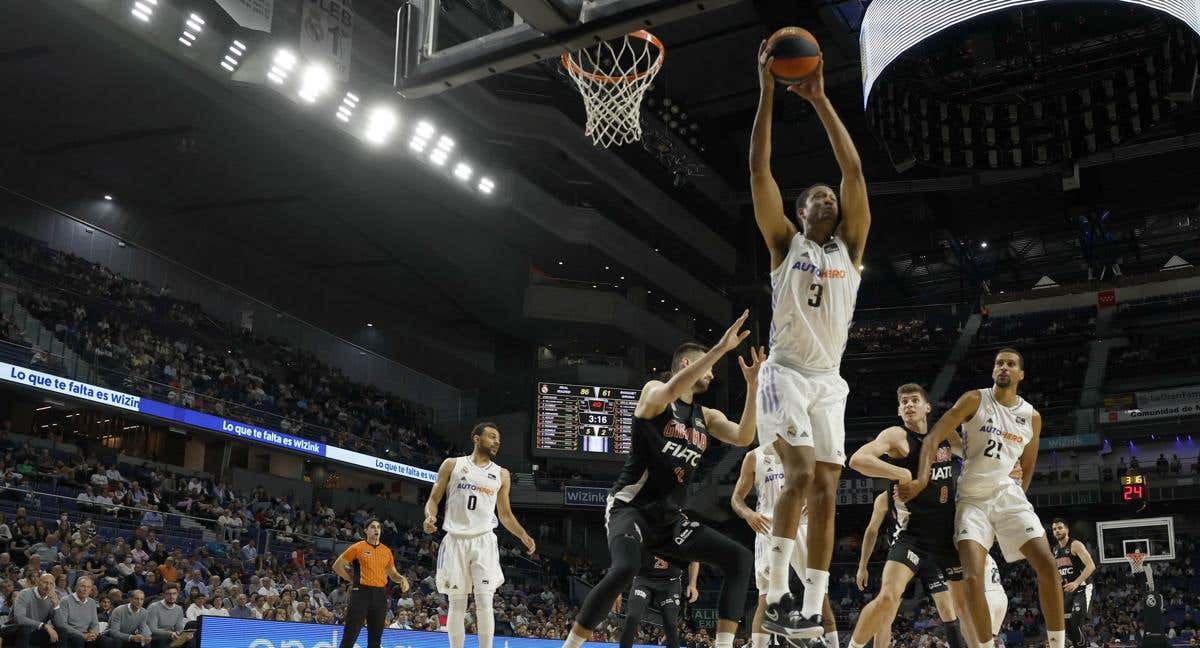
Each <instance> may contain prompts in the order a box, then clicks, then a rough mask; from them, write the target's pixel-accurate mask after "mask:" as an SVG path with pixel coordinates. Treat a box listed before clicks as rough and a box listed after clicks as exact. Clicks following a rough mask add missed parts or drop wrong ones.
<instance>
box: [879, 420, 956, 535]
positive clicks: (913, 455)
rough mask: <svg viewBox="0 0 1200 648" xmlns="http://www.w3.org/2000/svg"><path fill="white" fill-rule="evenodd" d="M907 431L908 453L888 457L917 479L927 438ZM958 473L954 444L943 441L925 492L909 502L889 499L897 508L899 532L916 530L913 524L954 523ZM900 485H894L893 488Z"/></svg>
mask: <svg viewBox="0 0 1200 648" xmlns="http://www.w3.org/2000/svg"><path fill="white" fill-rule="evenodd" d="M904 432H905V434H906V435H907V436H908V454H907V455H905V456H903V457H901V458H899V459H894V458H891V457H888V458H887V461H888V462H889V463H891V464H892V465H894V466H899V467H901V468H907V469H908V471H909V473H911V474H912V476H913V478H914V479H915V478H916V477H917V476H918V475H917V465H918V464H919V463H920V460H921V445H922V444H923V443H924V442H925V435H924V434H917V433H916V432H913V431H912V430H910V429H908V428H904ZM956 470H957V464H956V463H955V461H954V455H953V454H952V453H951V452H950V442H949V441H942V442H941V443H940V444H938V449H937V454H936V455H935V456H934V458H933V465H932V466H931V467H930V469H929V471H930V475H929V484H928V485H927V486H926V487H925V490H922V491H921V492H920V494H918V495H917V496H916V497H915V498H914V499H912V500H910V501H908V502H896V501H895V498H891V497H889V498H888V501H889V502H890V503H891V505H892V506H893V507H894V511H895V514H896V526H897V528H898V529H899V530H901V531H903V530H905V529H908V528H910V527H912V525H913V522H918V523H920V522H922V521H936V522H940V523H944V524H953V523H954V484H955V482H956V476H955V472H956ZM897 483H898V482H892V486H895V485H896V484H897Z"/></svg>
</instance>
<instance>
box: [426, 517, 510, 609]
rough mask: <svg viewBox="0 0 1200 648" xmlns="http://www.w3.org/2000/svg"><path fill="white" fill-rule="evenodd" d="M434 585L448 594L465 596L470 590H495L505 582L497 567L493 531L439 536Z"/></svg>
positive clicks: (484, 591)
mask: <svg viewBox="0 0 1200 648" xmlns="http://www.w3.org/2000/svg"><path fill="white" fill-rule="evenodd" d="M435 580H436V581H437V589H438V591H439V592H441V593H442V594H445V595H447V596H466V595H468V594H470V593H472V592H474V593H476V594H482V593H487V592H495V591H496V589H497V588H499V587H500V584H501V583H503V582H504V572H503V571H501V570H500V548H499V547H498V546H497V544H496V534H495V533H492V532H490V531H489V532H487V533H481V534H479V535H476V536H456V535H453V534H450V533H447V534H446V537H444V538H442V546H441V548H439V549H438V560H437V576H436V577H435Z"/></svg>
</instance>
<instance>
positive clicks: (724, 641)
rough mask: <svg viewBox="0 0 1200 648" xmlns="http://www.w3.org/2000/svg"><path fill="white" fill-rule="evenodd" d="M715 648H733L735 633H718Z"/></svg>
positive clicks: (714, 643)
mask: <svg viewBox="0 0 1200 648" xmlns="http://www.w3.org/2000/svg"><path fill="white" fill-rule="evenodd" d="M713 646H714V647H715V648H733V633H732V632H718V633H717V639H716V641H714V642H713Z"/></svg>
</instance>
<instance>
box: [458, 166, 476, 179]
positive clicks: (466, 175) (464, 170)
mask: <svg viewBox="0 0 1200 648" xmlns="http://www.w3.org/2000/svg"><path fill="white" fill-rule="evenodd" d="M472 173H474V172H473V171H472V170H471V167H470V165H468V164H467V163H466V162H459V163H458V164H457V165H455V167H454V177H456V178H458V179H459V180H463V181H466V180H470V179H471V174H472Z"/></svg>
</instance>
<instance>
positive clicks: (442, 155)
mask: <svg viewBox="0 0 1200 648" xmlns="http://www.w3.org/2000/svg"><path fill="white" fill-rule="evenodd" d="M452 150H454V140H453V139H451V138H450V136H449V135H442V136H441V137H439V138H438V141H437V145H436V146H434V148H433V152H432V153H430V154H429V160H430V161H431V162H433V163H434V164H436V165H438V166H442V165H443V164H445V163H446V158H448V157H450V151H452Z"/></svg>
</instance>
